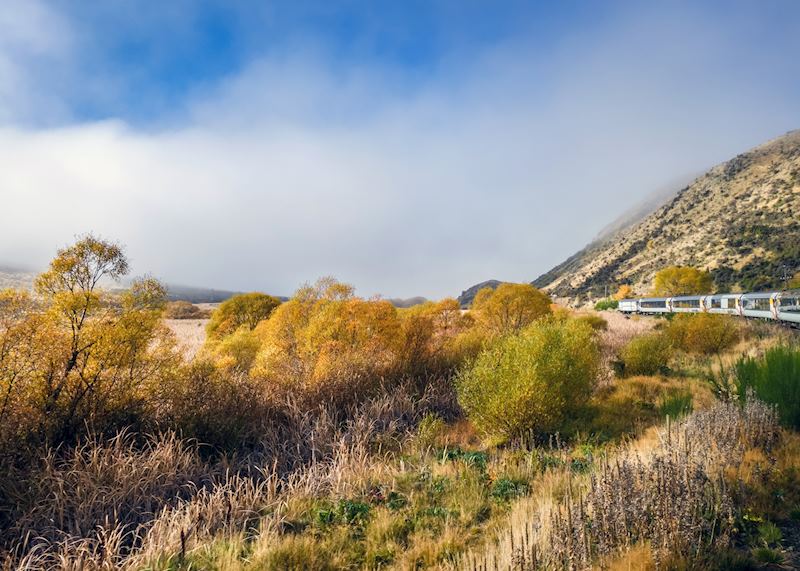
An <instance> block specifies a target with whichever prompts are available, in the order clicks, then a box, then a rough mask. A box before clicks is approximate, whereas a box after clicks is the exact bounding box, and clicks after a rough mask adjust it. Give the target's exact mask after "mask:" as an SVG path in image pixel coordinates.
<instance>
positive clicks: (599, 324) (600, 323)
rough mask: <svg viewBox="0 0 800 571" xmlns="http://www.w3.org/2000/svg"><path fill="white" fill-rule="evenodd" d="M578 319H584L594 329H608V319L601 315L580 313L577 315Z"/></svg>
mask: <svg viewBox="0 0 800 571" xmlns="http://www.w3.org/2000/svg"><path fill="white" fill-rule="evenodd" d="M576 319H577V320H578V321H583V322H584V323H586V324H587V325H588V326H589V327H591V328H592V329H594V330H595V331H606V330H607V329H608V321H606V320H605V319H603V318H602V317H600V316H599V315H593V314H591V313H590V314H588V315H580V316H578V317H576Z"/></svg>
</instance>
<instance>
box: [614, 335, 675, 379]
mask: <svg viewBox="0 0 800 571" xmlns="http://www.w3.org/2000/svg"><path fill="white" fill-rule="evenodd" d="M672 355H673V347H672V343H671V342H670V340H669V339H668V338H667V336H666V335H664V334H663V333H650V334H647V335H642V336H641V337H636V338H634V339H632V340H631V341H630V342H629V343H628V344H627V345H626V346H625V347H624V348H623V349H622V353H621V355H620V357H621V360H622V363H623V366H624V369H623V370H624V374H626V375H657V374H659V373H664V372H667V371H668V365H669V360H670V358H672Z"/></svg>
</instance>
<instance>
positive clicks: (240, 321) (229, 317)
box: [207, 292, 281, 339]
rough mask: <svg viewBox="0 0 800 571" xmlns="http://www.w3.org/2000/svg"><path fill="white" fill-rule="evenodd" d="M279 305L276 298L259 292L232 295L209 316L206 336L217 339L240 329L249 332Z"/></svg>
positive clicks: (279, 301)
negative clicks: (242, 328)
mask: <svg viewBox="0 0 800 571" xmlns="http://www.w3.org/2000/svg"><path fill="white" fill-rule="evenodd" d="M280 303H281V300H279V299H278V298H277V297H273V296H271V295H267V294H264V293H259V292H252V293H243V294H239V295H234V296H233V297H231V298H230V299H227V300H225V301H223V302H222V303H221V304H220V306H219V307H218V308H217V309H215V310H214V312H213V313H212V314H211V320H210V321H209V323H208V326H207V332H208V336H209V338H211V339H219V338H221V337H224V336H226V335H230V334H231V333H233V332H234V331H236V330H237V329H239V328H240V327H243V326H244V327H246V328H247V329H249V330H251V331H252V330H253V329H255V328H256V325H258V324H259V322H261V321H263V320H264V319H267V318H268V317H269V316H270V315H271V314H272V312H273V311H274V310H275V308H276V307H278V306H279V305H280Z"/></svg>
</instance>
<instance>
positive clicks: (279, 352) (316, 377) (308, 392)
mask: <svg viewBox="0 0 800 571" xmlns="http://www.w3.org/2000/svg"><path fill="white" fill-rule="evenodd" d="M255 334H256V335H257V336H258V337H259V339H260V340H261V348H260V349H259V351H258V354H257V355H256V357H255V363H254V365H253V368H252V372H251V374H252V375H253V376H255V377H258V378H262V379H264V380H266V381H268V383H269V385H270V387H272V388H274V389H283V390H287V389H288V390H291V392H292V393H293V394H294V395H295V396H297V397H302V396H303V395H305V396H309V397H310V398H313V397H315V396H318V395H324V396H328V397H332V398H333V397H335V398H345V399H348V398H357V396H358V392H359V390H360V389H361V388H363V387H365V386H366V385H369V384H372V383H376V382H378V381H379V380H380V378H381V377H383V376H386V375H388V374H390V373H392V372H393V368H394V366H395V364H396V362H397V361H396V358H397V352H398V347H399V339H400V335H399V321H398V318H397V309H396V308H395V307H394V306H393V305H392V304H391V303H389V302H388V301H385V300H365V299H362V298H359V297H356V296H355V295H354V292H353V288H352V287H351V286H349V285H347V284H343V283H340V282H338V281H336V280H334V279H332V278H323V279H322V280H319V281H318V282H317V283H316V284H314V285H309V286H304V287H303V288H301V289H300V290H298V291H297V292H296V293H295V295H294V297H293V298H292V299H291V300H289V301H287V302H286V303H283V304H281V305H280V306H279V307H278V308H277V309H276V310H275V312H274V313H273V314H272V316H271V317H270V318H269V319H268V320H266V321H262V322H261V323H260V324H259V325H258V327H257V328H256V329H255Z"/></svg>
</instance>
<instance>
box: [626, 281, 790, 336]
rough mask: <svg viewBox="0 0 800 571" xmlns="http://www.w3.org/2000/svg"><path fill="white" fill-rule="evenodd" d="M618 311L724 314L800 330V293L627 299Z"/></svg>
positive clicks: (754, 293) (774, 292)
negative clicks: (782, 323) (781, 324)
mask: <svg viewBox="0 0 800 571" xmlns="http://www.w3.org/2000/svg"><path fill="white" fill-rule="evenodd" d="M618 309H619V311H621V312H623V313H626V314H630V313H642V314H665V313H703V312H708V313H721V314H727V315H739V316H741V317H753V318H758V319H771V320H776V321H782V322H785V323H787V324H789V325H792V326H793V327H800V290H791V291H782V292H776V291H772V292H753V293H717V294H714V295H682V296H675V297H645V298H642V299H623V300H622V301H620V302H619V307H618Z"/></svg>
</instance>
